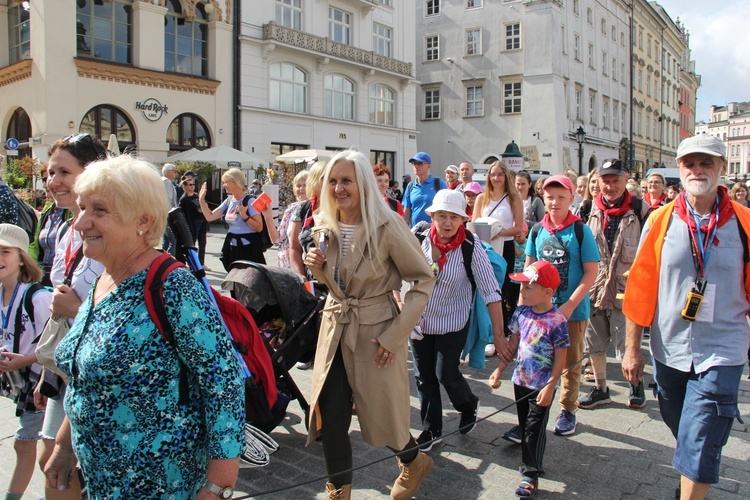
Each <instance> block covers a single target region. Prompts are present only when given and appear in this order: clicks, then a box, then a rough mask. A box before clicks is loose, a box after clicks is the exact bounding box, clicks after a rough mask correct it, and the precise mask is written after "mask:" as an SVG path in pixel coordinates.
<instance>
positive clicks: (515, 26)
mask: <svg viewBox="0 0 750 500" xmlns="http://www.w3.org/2000/svg"><path fill="white" fill-rule="evenodd" d="M520 48H521V23H510V24H506V25H505V50H515V49H520Z"/></svg>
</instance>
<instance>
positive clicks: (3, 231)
mask: <svg viewBox="0 0 750 500" xmlns="http://www.w3.org/2000/svg"><path fill="white" fill-rule="evenodd" d="M0 246H3V247H9V248H18V249H19V250H22V251H24V252H28V251H29V235H28V234H26V231H24V230H23V229H21V228H20V227H18V226H16V225H15V224H0Z"/></svg>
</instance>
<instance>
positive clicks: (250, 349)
mask: <svg viewBox="0 0 750 500" xmlns="http://www.w3.org/2000/svg"><path fill="white" fill-rule="evenodd" d="M178 267H184V264H182V263H181V262H178V261H177V260H175V259H174V258H173V257H172V256H171V255H169V254H167V253H164V254H162V255H160V256H159V257H157V258H156V260H154V262H153V263H152V264H151V266H150V267H149V269H148V272H147V273H146V285H145V287H144V294H145V300H146V309H147V310H148V314H149V316H151V320H152V321H153V322H154V324H155V325H156V327H157V328H158V329H159V332H160V333H161V335H162V338H163V339H164V340H165V341H166V342H167V343H168V344H170V345H172V346H176V343H175V340H174V331H173V330H172V327H171V325H170V324H169V318H168V317H167V311H166V308H165V306H164V282H165V281H166V279H167V276H168V275H169V273H171V272H172V271H173V270H175V269H177V268H178ZM211 292H212V293H213V296H214V299H215V300H216V304H217V305H218V307H219V314H221V317H222V318H223V319H224V323H225V324H226V326H227V328H228V329H229V332H230V333H231V335H232V345H233V346H234V348H235V350H236V351H237V352H238V353H240V354H241V355H242V359H243V360H244V361H245V364H246V365H247V367H248V368H249V369H250V373H252V379H249V380H252V381H254V382H251V385H254V386H255V388H253V389H251V388H250V387H248V383H247V381H246V384H245V390H246V398H245V399H246V413H247V416H246V418H247V420H248V421H256V420H259V421H262V420H265V418H266V417H267V416H268V415H270V408H273V406H274V404H275V403H276V398H277V394H278V391H277V388H276V378H275V374H274V371H273V363H272V362H271V356H270V354H269V353H268V350H267V349H266V346H265V344H264V343H263V339H262V338H261V337H260V333H259V332H258V327H257V326H256V324H255V320H254V319H253V317H252V315H251V314H250V312H249V311H248V310H247V309H245V308H244V307H243V306H242V304H240V303H239V302H238V301H236V300H235V299H233V298H231V297H227V296H226V295H222V294H221V293H219V292H218V291H216V290H215V289H214V288H211ZM250 390H255V391H256V396H257V395H258V394H257V391H258V390H260V391H262V392H263V395H264V398H259V397H256V398H253V397H252V395H251V394H248V393H247V392H248V391H250ZM252 401H254V403H253V404H249V403H251V402H252ZM187 402H188V378H187V370H186V369H185V367H184V366H181V369H180V404H186V403H187ZM262 402H266V403H267V404H268V406H267V407H266V406H265V405H263V404H261V403H262ZM258 406H262V407H261V408H259V407H258Z"/></svg>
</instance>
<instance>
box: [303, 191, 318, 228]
mask: <svg viewBox="0 0 750 500" xmlns="http://www.w3.org/2000/svg"><path fill="white" fill-rule="evenodd" d="M317 209H318V197H317V196H313V197H312V198H310V214H311V215H310V217H308V218H307V219H305V223H304V224H303V225H302V227H308V226H309V225H310V224H312V222H313V216H312V214H314V213H315V211H316V210H317Z"/></svg>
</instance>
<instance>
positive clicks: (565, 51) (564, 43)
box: [560, 24, 568, 54]
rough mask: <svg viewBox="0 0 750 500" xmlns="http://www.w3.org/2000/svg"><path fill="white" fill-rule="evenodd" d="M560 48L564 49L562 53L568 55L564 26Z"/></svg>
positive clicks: (561, 27)
mask: <svg viewBox="0 0 750 500" xmlns="http://www.w3.org/2000/svg"><path fill="white" fill-rule="evenodd" d="M560 41H561V42H562V43H560V46H561V47H562V53H563V54H567V53H568V39H567V38H565V25H564V24H563V25H562V26H560Z"/></svg>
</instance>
